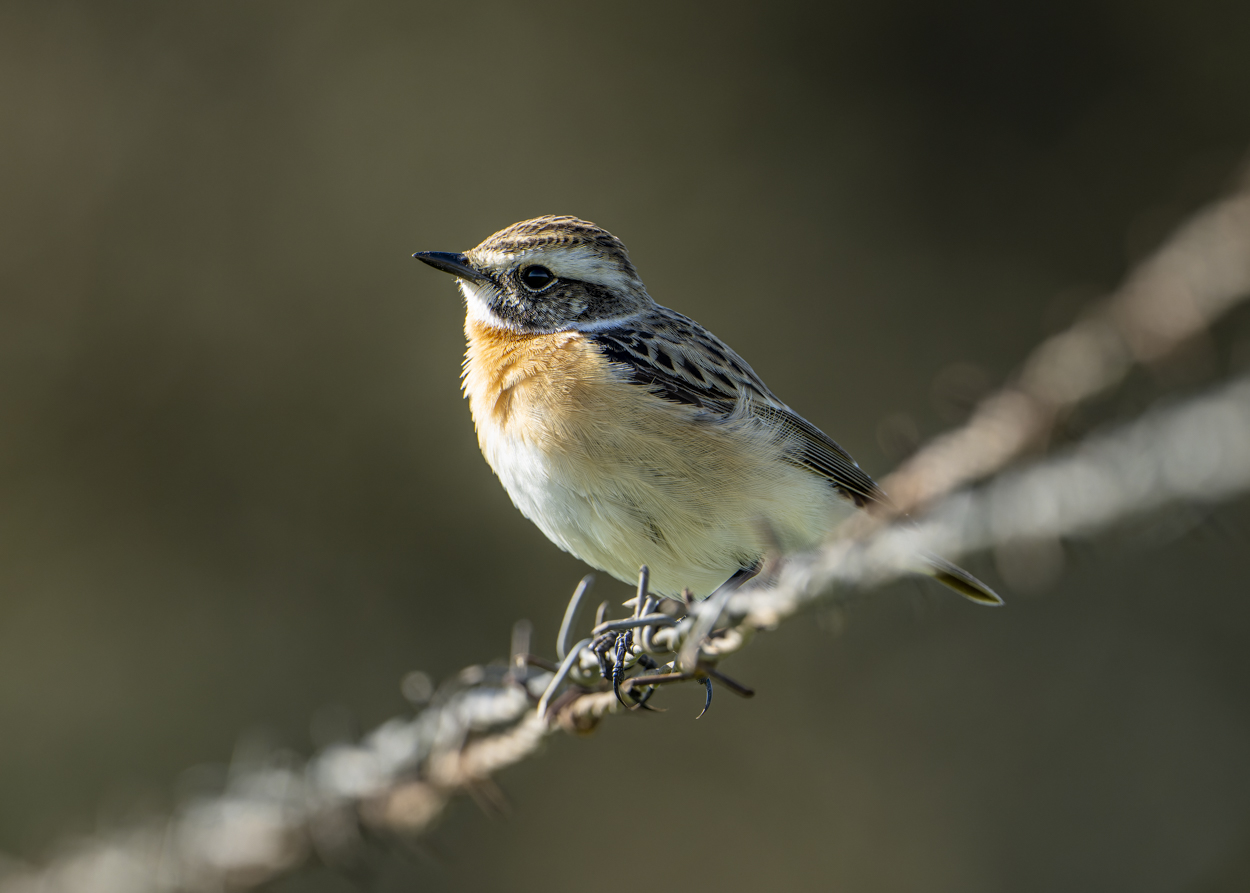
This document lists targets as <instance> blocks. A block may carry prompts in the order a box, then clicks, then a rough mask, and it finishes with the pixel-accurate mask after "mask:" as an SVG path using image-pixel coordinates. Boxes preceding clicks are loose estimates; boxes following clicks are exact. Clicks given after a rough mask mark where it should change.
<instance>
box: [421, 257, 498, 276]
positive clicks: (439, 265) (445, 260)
mask: <svg viewBox="0 0 1250 893" xmlns="http://www.w3.org/2000/svg"><path fill="white" fill-rule="evenodd" d="M413 257H415V258H416V259H417V260H420V261H424V262H425V263H427V264H429V265H430V266H431V267H433V268H434V269H436V270H442V271H443V272H444V273H450V274H451V275H453V276H455V277H457V278H458V279H469V280H472V281H474V282H490V281H492V280H491V278H490V277H489V276H487V275H486V274H485V273H479V272H478V271H477V270H475V269H473V268H472V267H471V266H469V259H468V258H467V257H465V256H464V255H463V254H458V253H456V252H452V251H418V252H417V253H416V254H414V255H413Z"/></svg>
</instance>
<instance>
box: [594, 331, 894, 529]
mask: <svg viewBox="0 0 1250 893" xmlns="http://www.w3.org/2000/svg"><path fill="white" fill-rule="evenodd" d="M588 337H589V338H590V340H591V341H593V342H594V343H595V344H597V345H598V347H599V349H600V350H602V351H603V352H604V355H605V356H607V358H608V359H609V360H611V361H613V362H615V363H620V364H621V365H623V366H625V367H626V368H627V369H628V373H629V377H630V379H631V380H632V381H634V382H636V383H638V384H640V385H642V386H644V387H647V388H649V389H650V390H651V391H652V392H653V393H655V394H656V395H657V396H659V397H663V398H664V399H665V400H671V401H673V402H674V403H680V404H684V405H687V406H697V407H699V408H700V409H703V410H705V411H707V412H708V413H709V414H711V415H714V416H720V417H727V416H729V415H730V414H731V413H733V412H734V411H735V410H736V409H737V407H738V404H739V401H740V399H742V398H745V399H746V402H747V407H748V409H749V411H750V412H752V413H754V414H755V415H757V416H759V417H760V418H762V419H766V420H767V421H769V422H770V423H772V424H775V425H779V426H780V427H781V428H782V429H783V430H784V431H785V433H786V434H787V435H789V437H788V438H787V439H788V440H789V441H790V442H791V444H792V446H791V448H790V450H789V455H788V458H789V459H790V461H792V462H793V463H794V464H795V465H798V466H800V467H802V468H806V469H808V470H810V471H812V472H815V473H816V474H819V475H821V476H822V477H824V478H826V479H827V480H828V481H829V482H830V483H831V484H832V485H833V486H834V487H836V488H837V489H838V490H839V492H841V493H842V494H843V495H844V496H845V497H846V498H847V499H850V500H852V501H853V502H854V503H855V504H856V505H858V506H863V505H865V504H867V503H869V502H881V503H884V502H885V501H886V498H885V494H884V493H883V492H882V491H881V488H880V487H878V486H877V485H876V483H875V482H874V481H873V479H872V478H871V477H869V476H868V475H867V474H866V473H865V472H864V471H863V469H861V468H860V467H859V466H858V465H857V464H855V460H854V459H852V458H851V455H850V453H848V452H847V451H846V450H844V449H842V447H840V446H838V445H837V444H836V443H834V441H833V440H832V439H831V438H829V437H828V436H827V435H826V434H825V433H824V432H823V431H821V430H820V429H819V428H817V427H816V426H815V425H813V424H812V423H811V422H808V421H807V420H806V419H804V418H803V417H802V416H799V415H798V414H796V413H795V412H794V411H793V410H792V409H790V407H788V406H786V405H785V404H784V403H782V402H781V401H780V400H778V399H777V398H776V397H775V396H774V395H773V393H772V392H771V391H769V390H768V387H767V386H766V385H765V384H764V382H763V381H761V380H760V378H759V376H758V375H756V374H755V372H754V370H752V369H751V367H750V366H748V365H747V363H746V361H745V360H743V359H742V358H741V357H739V356H738V355H737V354H736V353H734V352H733V351H732V350H730V349H729V347H728V346H726V345H725V343H724V342H722V341H721V340H720V339H718V338H717V337H716V336H714V335H712V334H711V333H710V332H708V331H707V330H706V329H704V328H703V327H702V326H700V325H699V324H698V323H696V322H694V321H693V320H690V319H688V318H687V317H685V316H682V315H681V314H680V313H676V312H674V311H672V310H668V309H667V308H662V307H661V308H656V310H654V311H652V312H651V313H650V314H648V315H647V316H646V317H644V318H643V319H642V320H640V321H639V323H638V324H634V325H630V324H629V323H626V324H624V325H622V326H617V327H614V328H612V329H605V330H601V331H597V332H591V333H588Z"/></svg>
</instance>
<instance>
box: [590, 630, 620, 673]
mask: <svg viewBox="0 0 1250 893" xmlns="http://www.w3.org/2000/svg"><path fill="white" fill-rule="evenodd" d="M616 637H617V634H616V633H614V632H606V633H601V634H600V635H598V636H596V637H595V639H594V641H592V642H591V643H590V650H591V651H593V652H594V653H595V657H597V658H599V673H600V674H601V675H602V676H603V681H604V682H611V681H612V670H611V668H609V666H608V653H609V652H610V651H611V650H612V646H613V645H614V644H616Z"/></svg>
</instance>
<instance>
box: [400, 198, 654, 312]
mask: <svg viewBox="0 0 1250 893" xmlns="http://www.w3.org/2000/svg"><path fill="white" fill-rule="evenodd" d="M416 256H417V257H419V258H421V259H422V260H424V261H426V262H427V263H429V264H431V265H432V266H436V267H439V268H440V269H443V270H446V271H447V272H449V273H452V274H454V275H455V276H456V277H457V278H458V280H459V285H460V289H461V291H463V292H464V295H465V299H466V301H467V302H468V311H469V315H470V316H472V317H474V318H476V319H478V320H479V321H481V322H485V323H487V324H489V325H494V326H498V327H501V328H508V329H512V330H514V331H518V332H535V333H539V332H558V331H565V330H568V329H594V328H599V327H601V326H603V325H604V324H607V323H611V322H614V321H616V320H621V319H626V318H628V317H630V316H634V315H635V314H637V313H639V312H641V311H642V310H644V309H646V308H648V307H651V306H653V305H654V302H653V301H652V300H651V296H650V295H648V294H647V290H646V288H645V287H644V286H643V284H642V280H641V279H639V278H638V273H637V271H636V270H635V269H634V265H633V263H632V262H631V261H630V259H629V252H627V251H626V250H625V245H624V244H623V243H622V242H621V240H620V239H618V238H617V237H616V236H614V235H612V234H611V233H610V232H608V231H607V230H605V229H603V228H602V227H600V226H596V225H595V224H593V223H590V222H588V221H585V220H580V219H578V218H576V217H567V216H547V217H535V218H534V219H533V220H524V221H522V222H520V223H514V224H513V225H512V226H509V227H507V228H506V229H502V230H500V231H499V232H497V233H495V234H494V235H493V236H491V237H490V238H489V239H487V240H486V241H484V242H482V244H480V245H478V246H477V247H476V248H473V249H471V250H470V251H467V252H465V253H464V254H463V255H451V254H443V253H438V252H424V253H421V254H418V255H416ZM449 259H453V260H449Z"/></svg>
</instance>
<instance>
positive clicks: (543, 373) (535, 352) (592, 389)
mask: <svg viewBox="0 0 1250 893" xmlns="http://www.w3.org/2000/svg"><path fill="white" fill-rule="evenodd" d="M465 335H466V337H467V338H468V350H467V352H466V354H465V360H464V376H463V378H464V392H465V396H467V397H468V398H469V406H470V409H471V410H472V412H473V420H474V422H475V424H476V425H477V428H478V438H479V440H481V439H483V438H484V437H485V435H486V433H487V431H486V430H485V429H487V428H493V429H495V431H496V432H497V433H504V434H507V435H509V436H513V437H521V438H523V439H525V440H549V439H550V438H551V437H552V436H553V434H554V432H555V431H558V430H559V429H561V428H563V427H564V426H565V423H566V421H567V420H568V419H569V417H570V416H573V417H576V416H578V415H581V414H582V413H584V412H585V410H586V409H588V408H589V407H588V403H594V402H596V400H597V398H598V395H597V394H596V390H597V389H598V388H601V387H602V386H603V385H604V384H605V383H606V380H607V377H608V375H609V374H610V373H609V370H608V368H607V361H606V360H605V359H604V357H603V355H602V354H601V353H600V352H599V351H598V350H596V349H595V348H594V346H593V345H591V344H590V343H588V342H587V340H586V338H585V336H584V335H582V334H581V333H579V332H557V333H554V334H550V335H528V334H519V333H516V332H511V331H508V330H505V329H497V328H494V327H491V326H487V325H483V324H482V323H480V322H477V321H476V320H471V319H467V320H465Z"/></svg>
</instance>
